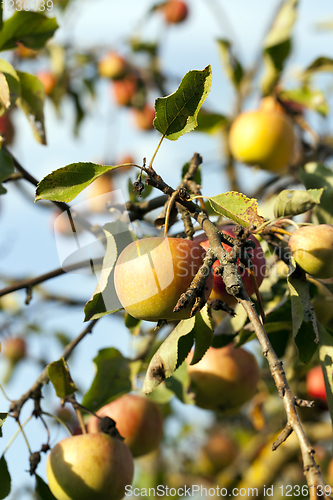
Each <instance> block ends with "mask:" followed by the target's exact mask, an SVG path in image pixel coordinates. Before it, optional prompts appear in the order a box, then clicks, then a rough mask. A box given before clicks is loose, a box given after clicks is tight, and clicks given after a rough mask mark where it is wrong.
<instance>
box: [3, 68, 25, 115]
mask: <svg viewBox="0 0 333 500" xmlns="http://www.w3.org/2000/svg"><path fill="white" fill-rule="evenodd" d="M20 95H21V83H20V79H19V76H18V74H17V72H16V71H15V69H14V68H13V66H12V65H11V64H10V63H9V62H8V61H5V60H4V59H0V102H1V104H2V106H3V108H4V109H6V110H9V109H10V108H11V107H12V106H13V105H14V104H15V102H16V100H17V98H18V97H20Z"/></svg>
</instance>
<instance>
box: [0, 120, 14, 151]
mask: <svg viewBox="0 0 333 500" xmlns="http://www.w3.org/2000/svg"><path fill="white" fill-rule="evenodd" d="M0 133H1V134H3V135H4V137H5V139H4V142H5V144H6V145H7V146H9V145H10V144H11V143H12V141H13V138H14V133H15V130H14V127H13V124H12V122H11V119H10V116H9V114H8V113H4V114H3V115H1V116H0Z"/></svg>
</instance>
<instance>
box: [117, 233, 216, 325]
mask: <svg viewBox="0 0 333 500" xmlns="http://www.w3.org/2000/svg"><path fill="white" fill-rule="evenodd" d="M205 253H206V252H205V250H204V249H203V248H202V246H201V245H200V244H199V243H197V242H195V241H190V240H185V239H182V238H162V237H156V238H143V239H142V240H137V241H133V242H132V243H130V244H129V245H128V246H127V247H126V248H124V250H123V251H122V252H121V254H120V255H119V257H118V260H117V262H116V265H115V272H114V284H115V289H116V293H117V295H118V298H119V300H120V303H121V305H122V306H123V307H124V309H125V310H126V311H127V312H128V313H129V314H130V315H131V316H133V317H134V318H137V319H142V320H147V321H158V320H163V319H164V320H173V321H177V320H178V319H179V320H180V319H187V318H189V317H190V313H191V308H192V306H193V304H192V303H191V304H189V305H188V306H187V307H186V308H184V309H182V310H181V311H179V312H177V313H174V312H173V309H174V307H175V306H176V304H177V302H178V299H179V297H180V295H181V294H182V293H185V292H186V291H187V289H188V287H189V286H190V284H191V281H192V280H193V278H194V276H195V275H196V273H197V272H198V270H199V268H200V267H201V265H202V262H203V258H204V256H205ZM213 279H214V278H213V275H212V273H210V274H209V276H208V278H207V281H206V285H205V286H206V291H205V294H206V299H207V298H208V297H209V294H210V292H211V289H212V286H213Z"/></svg>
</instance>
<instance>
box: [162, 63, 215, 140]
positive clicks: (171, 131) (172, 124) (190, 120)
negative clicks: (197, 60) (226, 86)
mask: <svg viewBox="0 0 333 500" xmlns="http://www.w3.org/2000/svg"><path fill="white" fill-rule="evenodd" d="M211 82H212V72H211V68H210V66H207V67H206V68H205V69H204V70H202V71H198V70H193V71H189V72H188V73H186V75H185V76H184V78H183V79H182V81H181V83H180V85H179V87H178V89H177V90H176V91H175V92H174V93H173V94H171V95H169V96H167V97H159V98H158V99H156V101H155V111H156V117H155V119H154V127H155V128H156V130H158V131H159V132H161V134H162V135H163V136H165V137H166V138H167V139H169V140H171V141H175V140H177V139H179V137H180V136H181V135H183V134H186V133H187V132H190V131H191V130H193V129H194V128H195V127H196V126H197V116H198V113H199V110H200V108H201V106H202V104H203V103H204V101H205V99H206V97H207V95H208V93H209V91H210V86H211Z"/></svg>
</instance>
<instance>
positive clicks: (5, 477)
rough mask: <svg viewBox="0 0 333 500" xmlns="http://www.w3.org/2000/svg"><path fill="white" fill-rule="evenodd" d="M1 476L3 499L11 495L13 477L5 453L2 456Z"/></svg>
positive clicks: (0, 494) (1, 495) (0, 496)
mask: <svg viewBox="0 0 333 500" xmlns="http://www.w3.org/2000/svg"><path fill="white" fill-rule="evenodd" d="M0 478H1V481H0V500H2V499H3V498H6V497H7V496H8V495H9V493H10V489H11V478H10V474H9V471H8V467H7V462H6V459H5V457H4V456H3V455H2V456H1V458H0Z"/></svg>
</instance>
